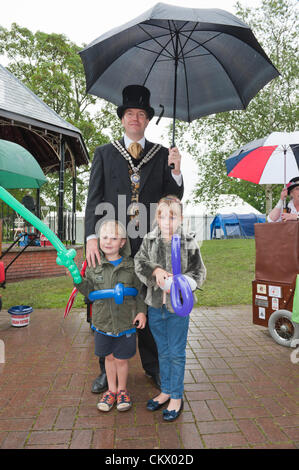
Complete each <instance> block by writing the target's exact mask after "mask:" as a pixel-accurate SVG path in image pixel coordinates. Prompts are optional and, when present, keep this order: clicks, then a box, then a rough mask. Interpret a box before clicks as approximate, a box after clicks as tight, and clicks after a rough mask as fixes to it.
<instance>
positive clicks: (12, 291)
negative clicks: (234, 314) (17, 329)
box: [0, 240, 255, 310]
mask: <svg viewBox="0 0 299 470" xmlns="http://www.w3.org/2000/svg"><path fill="white" fill-rule="evenodd" d="M201 253H202V257H203V260H204V263H205V265H206V267H207V280H206V282H205V283H204V285H203V291H197V292H199V294H198V300H199V302H198V304H197V305H205V306H213V307H217V306H222V305H239V304H251V301H252V300H251V282H252V281H253V279H254V265H255V243H254V240H209V241H204V242H203V244H202V246H201ZM72 289H73V283H72V279H71V278H70V277H68V276H63V277H54V278H47V279H32V280H28V281H22V282H14V283H7V284H6V289H1V291H0V294H2V301H3V306H2V308H3V309H4V310H7V309H8V308H10V307H11V306H13V305H31V306H32V307H33V308H36V309H37V308H47V309H48V308H65V306H66V303H67V300H68V298H69V296H70V293H71V291H72ZM82 307H83V308H85V304H84V300H83V296H82V295H81V294H80V293H78V295H77V297H76V299H75V302H74V308H82Z"/></svg>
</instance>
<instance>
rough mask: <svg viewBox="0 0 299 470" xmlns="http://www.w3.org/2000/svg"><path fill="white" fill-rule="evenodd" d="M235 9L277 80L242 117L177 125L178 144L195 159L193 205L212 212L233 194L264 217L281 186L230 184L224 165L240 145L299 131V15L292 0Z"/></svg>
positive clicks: (237, 114) (225, 115) (217, 117)
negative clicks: (298, 45) (222, 198)
mask: <svg viewBox="0 0 299 470" xmlns="http://www.w3.org/2000/svg"><path fill="white" fill-rule="evenodd" d="M236 8H237V12H236V16H238V17H240V18H241V19H243V21H244V22H245V23H247V24H248V25H249V26H250V27H251V28H252V30H253V32H254V34H255V36H256V37H257V39H258V41H259V42H260V44H261V45H262V47H263V48H264V50H265V52H266V54H267V55H268V56H269V57H270V60H271V61H272V63H273V64H274V65H275V66H276V68H277V69H278V70H279V72H280V73H281V76H280V77H278V78H276V79H274V80H272V81H271V82H270V83H269V84H267V85H266V86H265V87H264V88H263V89H262V90H261V91H260V92H259V93H258V94H257V96H256V97H255V98H254V99H253V100H252V101H251V102H250V104H249V106H248V108H247V110H246V111H230V112H225V113H219V114H216V115H211V116H206V117H204V118H201V119H198V120H196V121H194V122H193V123H191V124H189V125H188V124H186V123H177V124H178V133H177V134H178V137H177V144H178V145H179V146H180V147H181V148H184V149H185V150H187V151H188V152H189V154H190V155H195V156H196V157H195V159H196V161H197V164H198V170H199V175H200V180H199V181H198V184H197V186H196V188H195V191H194V196H195V200H196V201H201V202H205V203H206V204H207V206H208V207H210V208H212V207H213V206H215V204H216V203H217V201H218V198H219V196H220V194H224V193H226V194H236V195H238V196H240V197H241V198H242V199H244V200H245V201H246V202H248V203H249V204H251V205H252V206H253V207H255V208H256V209H258V210H260V211H261V212H263V213H264V212H269V210H270V207H271V203H272V197H273V199H274V198H275V199H277V198H278V197H279V194H280V191H281V189H282V186H281V185H275V186H274V185H273V186H270V185H255V184H253V183H249V182H247V181H242V180H237V179H235V178H229V177H227V175H226V167H225V163H224V162H225V160H226V159H227V158H228V157H229V155H231V154H232V153H233V151H235V150H237V149H238V148H239V147H241V145H243V144H245V143H247V142H250V141H252V140H254V139H258V138H261V137H264V136H266V135H267V134H269V133H271V132H273V131H288V132H290V131H293V130H295V129H296V127H297V125H298V120H297V114H296V113H297V104H296V85H297V83H296V78H297V58H296V57H297V53H296V34H297V27H298V12H297V10H296V2H295V1H294V0H263V1H262V2H261V6H260V7H259V8H256V9H253V8H250V9H249V8H244V7H242V5H241V3H240V2H238V3H237V4H236ZM186 136H188V138H186ZM265 193H266V198H265ZM266 200H267V201H268V204H267V207H266Z"/></svg>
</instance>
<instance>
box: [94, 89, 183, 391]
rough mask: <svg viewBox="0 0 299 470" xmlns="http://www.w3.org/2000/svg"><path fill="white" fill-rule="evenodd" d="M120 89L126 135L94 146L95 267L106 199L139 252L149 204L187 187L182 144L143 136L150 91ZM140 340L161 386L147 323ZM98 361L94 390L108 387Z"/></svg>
mask: <svg viewBox="0 0 299 470" xmlns="http://www.w3.org/2000/svg"><path fill="white" fill-rule="evenodd" d="M122 95H123V104H122V105H121V106H119V107H118V108H117V115H118V117H119V118H120V119H121V122H122V125H123V127H124V130H125V134H124V137H123V139H121V140H120V141H115V142H112V143H110V144H106V145H102V146H101V147H98V148H97V149H96V150H95V154H94V159H93V162H92V167H91V173H90V180H89V189H88V198H87V203H86V211H85V237H86V240H87V243H86V259H87V262H88V265H89V266H90V265H92V266H94V267H95V265H96V260H97V261H98V262H99V263H100V262H101V260H100V253H99V251H98V243H97V238H96V235H95V234H96V233H97V231H98V230H97V229H98V227H99V221H100V219H101V218H102V217H103V216H105V215H106V214H107V211H106V212H105V208H106V207H107V204H108V206H109V204H110V205H111V207H113V209H114V216H115V218H116V219H119V220H121V221H124V222H125V224H126V228H127V232H128V236H129V239H130V243H131V252H132V256H135V254H136V253H137V251H138V249H139V247H140V245H141V242H142V238H143V236H144V235H145V233H147V232H149V231H150V230H151V229H152V227H151V216H152V213H153V211H152V212H151V210H150V205H151V204H152V203H157V202H158V201H159V199H161V197H163V196H165V195H167V194H174V195H176V196H178V197H179V198H180V199H181V198H182V197H183V192H184V187H183V179H182V175H181V170H180V164H181V156H180V153H179V151H178V149H177V148H171V149H166V148H165V147H162V146H161V145H158V144H153V143H151V142H149V141H147V140H146V139H145V137H144V132H145V130H146V128H147V126H148V123H149V121H150V120H151V119H152V117H153V116H154V114H155V113H154V109H153V108H152V107H151V106H150V91H149V90H148V89H147V88H146V87H144V86H141V85H129V86H127V87H126V88H124V90H123V93H122ZM171 164H173V165H172V166H173V169H171V168H170V165H171ZM138 204H139V206H138ZM141 205H142V207H143V210H141V208H140V206H141ZM121 206H122V207H121ZM109 207H110V206H109ZM109 207H108V211H109ZM144 209H145V210H144ZM123 213H125V220H123V217H124V214H123ZM110 218H111V217H110ZM141 228H142V230H141ZM138 346H139V353H140V358H141V362H142V366H143V368H144V370H145V372H146V374H147V375H149V376H151V377H152V378H153V379H154V381H155V382H156V384H157V385H158V386H159V383H160V381H159V364H158V354H157V349H156V345H155V342H154V339H153V337H152V335H151V332H150V330H149V327H148V325H147V326H146V328H145V329H143V330H139V331H138ZM100 367H101V374H100V375H99V377H97V378H96V379H95V381H94V383H93V385H92V392H94V393H100V392H101V391H103V390H105V389H106V388H107V380H106V374H105V366H104V358H100Z"/></svg>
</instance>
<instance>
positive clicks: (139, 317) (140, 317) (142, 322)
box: [133, 312, 146, 329]
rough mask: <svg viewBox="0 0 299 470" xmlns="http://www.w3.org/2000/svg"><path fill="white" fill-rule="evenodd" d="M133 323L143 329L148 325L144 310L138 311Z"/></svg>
mask: <svg viewBox="0 0 299 470" xmlns="http://www.w3.org/2000/svg"><path fill="white" fill-rule="evenodd" d="M137 322H138V323H137ZM133 324H134V325H135V326H136V328H141V329H143V328H144V327H145V325H146V315H145V314H144V313H142V312H139V313H137V315H136V317H135V318H134V321H133Z"/></svg>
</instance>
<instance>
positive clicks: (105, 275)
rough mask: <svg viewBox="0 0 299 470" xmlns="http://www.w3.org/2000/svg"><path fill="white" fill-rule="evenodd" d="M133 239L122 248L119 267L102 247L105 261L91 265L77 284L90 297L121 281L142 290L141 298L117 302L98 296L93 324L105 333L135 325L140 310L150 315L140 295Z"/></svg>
mask: <svg viewBox="0 0 299 470" xmlns="http://www.w3.org/2000/svg"><path fill="white" fill-rule="evenodd" d="M130 252H131V250H130V242H129V241H128V240H127V242H126V244H125V246H124V247H123V248H122V249H121V250H120V255H121V256H123V260H122V262H121V263H120V264H119V265H118V266H113V264H111V263H109V261H107V260H106V258H105V255H104V253H103V252H102V251H101V250H100V254H101V264H100V265H99V264H98V263H97V261H96V263H97V264H96V267H95V268H93V267H87V268H86V271H85V277H84V278H83V280H82V282H81V283H80V284H75V286H76V287H77V289H78V290H79V292H81V293H82V294H83V295H85V296H86V297H88V294H89V293H90V292H92V291H94V290H100V289H113V288H114V287H115V285H116V284H117V283H119V282H121V283H122V284H123V285H124V286H125V287H135V288H136V289H137V290H138V295H137V297H131V296H125V297H124V302H123V303H122V304H116V303H115V301H114V298H110V299H98V300H95V301H94V302H93V304H92V324H93V326H95V327H96V329H98V330H100V331H104V332H105V333H112V334H115V335H117V334H119V333H121V332H123V331H126V330H130V329H131V328H133V327H134V325H133V320H134V318H135V316H136V314H137V313H140V312H143V313H145V314H146V312H147V307H146V305H145V304H144V301H143V297H142V295H141V294H140V293H141V288H142V283H141V282H140V281H139V279H138V278H137V276H136V274H135V271H134V260H133V259H132V258H131V257H130V256H129V255H130Z"/></svg>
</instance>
